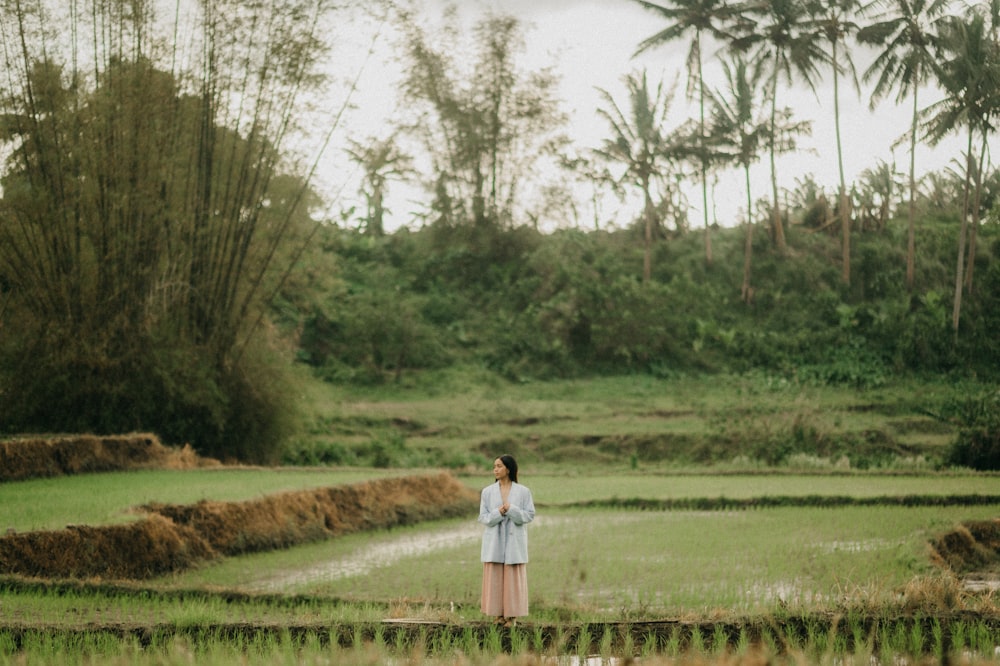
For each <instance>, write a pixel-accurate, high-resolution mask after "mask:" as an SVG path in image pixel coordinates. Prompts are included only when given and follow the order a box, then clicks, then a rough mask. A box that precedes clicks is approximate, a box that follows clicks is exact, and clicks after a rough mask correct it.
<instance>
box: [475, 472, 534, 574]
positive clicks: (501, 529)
mask: <svg viewBox="0 0 1000 666" xmlns="http://www.w3.org/2000/svg"><path fill="white" fill-rule="evenodd" d="M507 501H508V502H510V510H509V511H507V515H506V516H501V515H500V505H501V504H503V499H502V498H501V496H500V484H499V483H493V484H490V485H488V486H486V487H485V488H483V492H482V494H481V495H480V497H479V522H481V523H482V524H483V525H485V526H486V529H485V530H483V548H482V555H481V559H482V561H483V562H500V563H503V564H524V563H526V562H527V561H528V530H527V529H525V526H526V525H527V524H528V523H530V522H531V521H532V520H534V519H535V503H534V501H532V499H531V491H530V490H528V487H527V486H522V485H521V484H520V483H515V484H513V485H512V486H511V488H510V495H509V496H508V497H507Z"/></svg>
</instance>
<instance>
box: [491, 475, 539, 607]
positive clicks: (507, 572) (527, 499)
mask: <svg viewBox="0 0 1000 666" xmlns="http://www.w3.org/2000/svg"><path fill="white" fill-rule="evenodd" d="M493 476H494V478H496V483H491V484H490V485H488V486H486V487H485V488H483V492H482V494H481V495H480V499H479V522H481V523H482V524H483V525H485V526H486V529H485V530H484V531H483V547H482V557H481V559H482V561H483V598H482V604H481V608H482V611H483V613H485V614H487V615H492V616H494V617H496V621H497V624H503V625H504V626H505V627H513V626H514V623H515V621H516V620H515V618H517V617H521V616H523V615H527V614H528V573H527V563H528V531H527V529H526V528H525V526H526V525H527V524H528V523H530V522H531V521H532V520H534V519H535V503H534V502H533V501H532V499H531V491H530V490H528V488H527V487H526V486H522V485H521V484H520V483H518V482H517V462H516V461H515V460H514V458H513V457H512V456H509V455H503V456H500V457H499V458H497V459H496V460H494V461H493Z"/></svg>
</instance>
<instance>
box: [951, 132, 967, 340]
mask: <svg viewBox="0 0 1000 666" xmlns="http://www.w3.org/2000/svg"><path fill="white" fill-rule="evenodd" d="M971 171H972V128H971V127H970V128H969V140H968V146H967V148H966V152H965V190H964V192H963V195H962V225H961V229H960V231H959V233H958V266H957V267H956V268H955V299H954V303H953V305H952V310H951V328H952V333H953V334H954V341H955V342H958V322H959V319H960V318H961V313H962V282H963V280H964V278H965V269H964V265H963V262H964V261H965V236H966V234H967V233H968V229H969V179H970V178H971V176H972V173H971Z"/></svg>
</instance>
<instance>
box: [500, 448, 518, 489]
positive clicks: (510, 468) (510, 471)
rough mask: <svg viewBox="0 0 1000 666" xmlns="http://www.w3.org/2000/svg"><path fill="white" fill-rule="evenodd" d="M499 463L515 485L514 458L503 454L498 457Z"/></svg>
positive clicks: (515, 467)
mask: <svg viewBox="0 0 1000 666" xmlns="http://www.w3.org/2000/svg"><path fill="white" fill-rule="evenodd" d="M500 462H502V463H503V466H504V467H506V468H507V475H508V476H509V477H510V480H511V481H513V482H514V483H517V461H516V460H514V456H512V455H510V454H504V455H502V456H500Z"/></svg>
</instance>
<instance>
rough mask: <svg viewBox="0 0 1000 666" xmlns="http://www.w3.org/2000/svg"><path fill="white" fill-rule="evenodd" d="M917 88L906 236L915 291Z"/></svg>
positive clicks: (910, 283)
mask: <svg viewBox="0 0 1000 666" xmlns="http://www.w3.org/2000/svg"><path fill="white" fill-rule="evenodd" d="M917 90H918V86H913V120H912V121H911V124H910V128H911V129H910V211H909V216H910V219H909V230H908V232H907V236H906V289H907V291H910V292H912V291H913V281H914V273H915V272H916V271H915V257H916V217H917V204H916V197H917V180H916V176H915V173H916V166H917V122H918V119H919V112H918V110H917V108H918V107H917Z"/></svg>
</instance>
